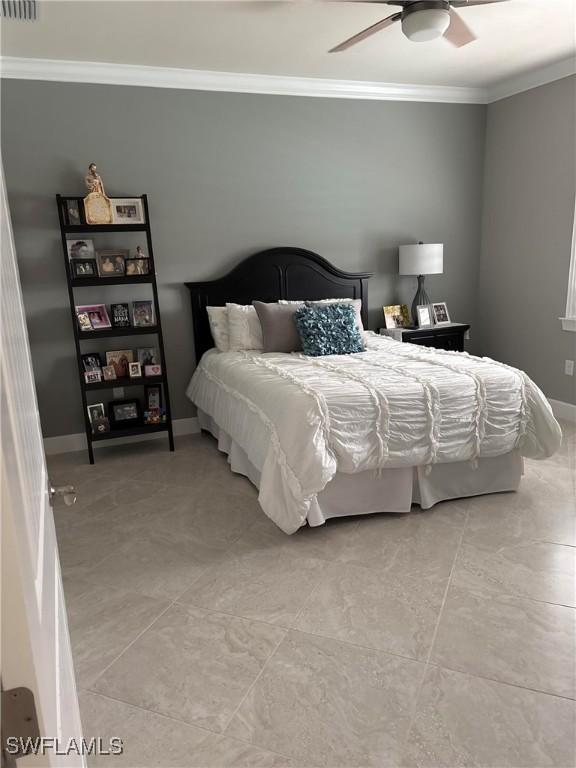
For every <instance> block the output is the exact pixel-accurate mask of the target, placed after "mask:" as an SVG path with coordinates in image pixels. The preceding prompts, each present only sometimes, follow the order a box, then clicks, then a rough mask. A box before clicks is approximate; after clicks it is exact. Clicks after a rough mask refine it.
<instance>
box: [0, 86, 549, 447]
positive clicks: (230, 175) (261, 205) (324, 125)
mask: <svg viewBox="0 0 576 768" xmlns="http://www.w3.org/2000/svg"><path fill="white" fill-rule="evenodd" d="M2 100H3V102H2V106H3V110H2V129H3V132H2V153H3V158H4V168H5V173H6V178H7V186H8V193H9V199H10V205H11V210H12V217H13V222H14V232H15V238H16V246H17V251H18V257H19V264H20V272H21V277H22V285H23V291H24V301H25V305H26V313H27V319H28V327H29V332H30V340H31V346H32V356H33V362H34V369H35V375H36V380H37V385H38V397H39V404H40V413H41V419H42V426H43V430H44V433H45V435H46V436H52V435H58V434H67V433H72V432H80V431H82V429H83V422H82V416H81V405H80V396H79V390H78V382H77V373H76V370H75V362H74V357H73V355H74V347H73V337H72V330H71V325H70V317H69V310H68V297H67V293H66V284H65V279H64V268H63V263H62V255H61V250H60V242H59V232H58V225H57V215H56V206H55V201H54V195H55V193H56V192H60V193H62V194H83V193H84V190H83V183H82V179H83V175H84V173H85V169H86V166H87V164H88V163H89V162H91V161H94V162H96V163H97V164H98V167H99V169H100V171H101V173H102V176H103V178H104V182H105V184H106V190H107V192H108V193H109V194H111V195H115V196H122V195H125V194H139V193H141V192H147V193H148V195H149V198H150V207H151V223H152V233H153V237H154V245H155V255H156V265H157V272H158V278H159V283H160V305H161V309H162V313H163V323H164V326H165V339H166V346H167V362H168V368H169V374H170V392H171V396H172V402H173V410H174V416H175V417H177V418H178V417H186V416H190V415H192V414H193V413H194V411H193V408H192V406H191V404H190V403H189V402H188V401H187V400H186V398H185V395H184V390H185V387H186V385H187V383H188V380H189V378H190V375H191V373H192V371H193V344H192V332H191V318H190V312H189V302H188V296H187V295H186V294H187V292H186V290H185V289H184V288H183V285H182V284H183V282H184V281H186V280H203V279H209V278H213V277H217V276H220V275H222V274H223V273H225V272H226V271H227V270H228V269H229V268H231V267H232V266H233V265H234V264H236V262H238V261H239V260H240V259H241V258H243V257H244V256H246V255H248V254H250V253H251V252H253V251H256V250H258V249H261V248H266V247H271V246H275V245H295V246H302V247H304V248H309V249H311V250H313V251H317V252H318V253H320V254H322V255H323V256H325V257H327V258H328V259H330V260H331V261H333V262H334V263H335V264H336V265H338V266H339V267H342V268H344V269H350V270H370V271H374V272H375V273H376V275H375V277H374V278H373V279H372V280H371V282H370V320H371V327H372V328H377V327H379V326H380V325H382V320H381V307H382V305H383V304H388V303H392V302H395V301H406V302H409V301H411V299H412V296H413V294H414V292H415V279H414V278H399V277H398V276H397V275H395V272H396V270H397V250H396V249H397V246H398V244H399V243H406V242H413V241H415V240H416V239H422V240H425V241H428V242H444V243H445V274H444V275H443V276H437V277H433V278H432V277H431V278H429V281H428V282H429V289H430V293H431V295H432V297H433V298H434V299H436V300H446V301H447V302H448V306H449V308H450V311H451V313H452V315H453V317H454V318H455V319H458V320H463V321H471V322H472V323H473V324H474V323H475V318H476V295H477V275H478V259H479V250H480V246H479V243H480V224H481V221H480V218H481V216H480V209H481V200H482V174H483V151H484V128H485V108H484V107H481V106H473V105H452V104H418V103H394V102H362V101H348V100H337V99H314V98H298V97H276V96H256V95H244V94H226V93H202V92H192V91H177V90H175V91H172V90H162V89H148V88H131V87H122V86H97V85H76V84H60V83H40V82H26V81H4V82H3V83H2ZM100 242H102V241H100ZM111 244H112V245H114V244H116V245H120V243H119V242H116V243H111ZM84 290H85V291H86V298H87V300H91V299H94V300H97V299H98V298H99V295H98V292H97V291H96V293H95V294H93V295H92V296H91V295H90V290H88V289H84ZM108 290H109V291H111V290H112V289H108ZM108 296H110V294H109V293H107V301H108V302H109V301H110V299H109V298H108ZM125 296H126V294H123V295H120V296H117V294H116V293H115V294H114V297H115V298H113V299H112V300H113V301H114V300H115V301H118V300H122V298H123V297H125ZM100 300H102V297H100ZM554 311H555V312H556V314H557V311H556V310H554ZM475 329H476V326H475V325H474V326H473V333H474V331H475ZM109 348H110V347H109Z"/></svg>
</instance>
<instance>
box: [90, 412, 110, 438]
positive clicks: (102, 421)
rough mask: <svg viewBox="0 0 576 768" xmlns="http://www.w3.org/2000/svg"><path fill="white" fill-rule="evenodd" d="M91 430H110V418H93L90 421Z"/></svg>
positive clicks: (98, 431)
mask: <svg viewBox="0 0 576 768" xmlns="http://www.w3.org/2000/svg"><path fill="white" fill-rule="evenodd" d="M92 432H96V433H98V434H100V433H102V432H110V419H109V418H108V417H107V416H102V417H101V418H99V419H94V421H93V422H92Z"/></svg>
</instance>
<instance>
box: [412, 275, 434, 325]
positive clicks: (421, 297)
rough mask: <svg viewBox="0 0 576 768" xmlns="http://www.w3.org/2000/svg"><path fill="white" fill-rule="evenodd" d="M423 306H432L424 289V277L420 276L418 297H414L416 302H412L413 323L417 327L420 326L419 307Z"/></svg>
mask: <svg viewBox="0 0 576 768" xmlns="http://www.w3.org/2000/svg"><path fill="white" fill-rule="evenodd" d="M423 304H430V297H429V296H428V294H427V293H426V289H425V288H424V275H418V290H417V291H416V296H414V301H413V302H412V322H413V323H414V325H416V326H417V325H418V312H417V307H420V306H422V305H423Z"/></svg>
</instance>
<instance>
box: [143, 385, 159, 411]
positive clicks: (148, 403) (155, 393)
mask: <svg viewBox="0 0 576 768" xmlns="http://www.w3.org/2000/svg"><path fill="white" fill-rule="evenodd" d="M144 405H145V408H146V410H147V411H152V410H158V411H159V410H160V408H161V407H162V387H160V386H159V385H157V384H148V385H147V386H146V387H145V388H144Z"/></svg>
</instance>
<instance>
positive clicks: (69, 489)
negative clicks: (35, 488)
mask: <svg viewBox="0 0 576 768" xmlns="http://www.w3.org/2000/svg"><path fill="white" fill-rule="evenodd" d="M54 496H62V498H63V499H64V504H66V506H67V507H71V506H72V504H75V503H76V489H75V488H74V486H73V485H59V486H58V487H57V488H54V486H53V485H50V501H53V500H54Z"/></svg>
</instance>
